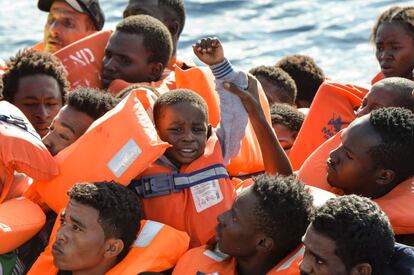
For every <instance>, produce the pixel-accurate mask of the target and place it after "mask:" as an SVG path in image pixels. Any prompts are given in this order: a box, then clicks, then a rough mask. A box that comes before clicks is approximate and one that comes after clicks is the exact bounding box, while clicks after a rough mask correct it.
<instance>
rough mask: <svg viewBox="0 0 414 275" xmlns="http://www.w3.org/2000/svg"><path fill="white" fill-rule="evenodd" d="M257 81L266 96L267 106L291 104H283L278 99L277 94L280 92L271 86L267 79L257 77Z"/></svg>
mask: <svg viewBox="0 0 414 275" xmlns="http://www.w3.org/2000/svg"><path fill="white" fill-rule="evenodd" d="M257 80H259V82H260V84H261V85H262V88H263V91H264V92H265V94H266V97H267V100H268V101H269V105H272V104H275V103H288V104H291V103H292V102H284V101H282V100H281V99H280V97H279V96H278V94H280V93H281V92H280V91H279V88H278V87H276V86H275V85H273V84H272V83H271V82H270V81H268V80H267V79H265V78H263V77H260V76H258V77H257Z"/></svg>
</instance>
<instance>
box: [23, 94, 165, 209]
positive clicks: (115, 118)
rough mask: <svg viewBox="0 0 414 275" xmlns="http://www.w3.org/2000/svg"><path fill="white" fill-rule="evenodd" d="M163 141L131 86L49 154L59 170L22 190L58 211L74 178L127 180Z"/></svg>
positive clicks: (153, 155)
mask: <svg viewBox="0 0 414 275" xmlns="http://www.w3.org/2000/svg"><path fill="white" fill-rule="evenodd" d="M136 92H139V91H136ZM108 145H110V146H108ZM168 147H169V145H168V143H166V142H162V141H161V140H160V139H159V137H158V135H157V132H156V130H155V128H154V125H153V123H152V121H151V119H150V118H149V117H148V114H147V112H146V110H145V109H144V108H143V106H142V104H141V102H140V99H139V96H137V94H136V93H135V92H132V93H130V94H129V95H128V97H126V98H124V99H123V100H122V101H121V102H120V103H119V104H118V105H117V106H116V107H115V108H114V109H112V110H110V111H109V112H107V113H106V114H105V115H104V116H102V117H100V118H99V119H97V120H96V121H94V122H93V123H92V125H91V126H90V127H89V128H88V130H87V131H86V132H85V133H84V134H83V135H82V136H81V137H80V138H79V139H78V140H76V141H75V142H74V143H73V144H71V145H70V146H68V147H66V148H65V149H63V150H62V151H60V152H59V153H58V154H57V155H56V156H55V157H54V158H55V160H56V161H57V163H58V164H59V170H60V173H59V175H58V176H56V177H54V178H53V179H51V180H48V181H40V180H39V181H35V182H34V183H33V184H32V185H31V186H30V187H29V189H28V190H26V192H25V194H24V195H25V196H26V197H28V198H30V199H32V200H34V201H37V202H38V201H40V202H44V203H46V204H47V205H48V206H49V207H50V208H51V209H52V210H54V211H55V212H56V213H57V212H58V211H59V210H60V209H62V208H64V207H65V205H66V204H67V202H68V201H69V198H68V196H67V194H66V193H67V191H68V190H69V189H70V188H71V187H72V186H73V185H74V184H75V183H78V182H98V181H111V180H113V181H116V182H118V183H120V184H123V185H128V184H129V182H130V181H131V180H132V179H133V178H134V176H135V175H136V174H137V173H140V172H141V171H144V169H146V168H147V167H148V166H149V164H150V163H152V162H153V161H155V160H156V159H158V158H159V157H160V156H162V154H163V153H164V151H165V149H166V148H168Z"/></svg>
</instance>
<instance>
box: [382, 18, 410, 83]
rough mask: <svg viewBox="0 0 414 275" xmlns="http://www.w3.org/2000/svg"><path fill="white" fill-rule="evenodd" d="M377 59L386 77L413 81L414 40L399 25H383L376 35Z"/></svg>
mask: <svg viewBox="0 0 414 275" xmlns="http://www.w3.org/2000/svg"><path fill="white" fill-rule="evenodd" d="M375 45H376V57H377V60H378V62H379V65H380V66H381V71H382V73H383V74H384V76H385V77H392V76H397V77H404V78H408V79H412V70H413V68H414V38H413V37H412V35H410V34H409V33H408V32H407V30H406V29H405V28H404V27H403V26H402V25H400V24H397V23H382V24H381V25H380V26H379V28H378V30H377V33H376V39H375Z"/></svg>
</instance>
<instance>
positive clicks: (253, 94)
mask: <svg viewBox="0 0 414 275" xmlns="http://www.w3.org/2000/svg"><path fill="white" fill-rule="evenodd" d="M248 78H249V86H248V88H247V91H242V90H240V88H238V87H237V86H236V85H234V84H232V83H225V84H224V88H226V89H227V90H229V91H230V92H232V93H234V94H236V95H237V96H238V97H239V98H240V100H241V101H242V103H243V105H244V108H245V109H246V111H247V113H248V114H249V119H250V122H251V124H252V126H253V129H254V132H255V134H256V137H257V140H258V142H259V146H260V150H261V151H262V157H263V162H264V168H265V172H266V173H268V174H270V175H275V174H278V173H279V174H282V175H292V173H293V170H292V165H291V164H290V161H289V158H288V157H287V155H286V153H285V151H284V150H283V148H282V146H281V145H280V143H279V141H278V139H277V137H276V134H275V132H274V131H273V129H272V127H271V126H270V125H269V123H268V122H267V120H266V117H265V114H264V112H263V109H262V107H261V106H260V103H259V102H260V101H259V93H258V80H257V79H256V78H254V77H253V76H251V75H249V76H248Z"/></svg>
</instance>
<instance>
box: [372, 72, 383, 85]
mask: <svg viewBox="0 0 414 275" xmlns="http://www.w3.org/2000/svg"><path fill="white" fill-rule="evenodd" d="M383 79H384V74H383V73H382V72H379V73H377V75H376V76H374V78H373V79H372V80H371V85H374V84H375V83H377V82H378V81H380V80H383Z"/></svg>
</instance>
